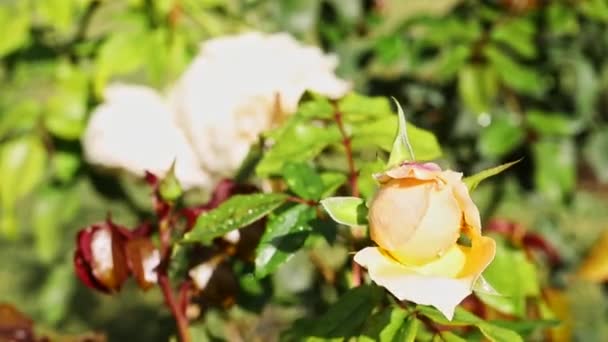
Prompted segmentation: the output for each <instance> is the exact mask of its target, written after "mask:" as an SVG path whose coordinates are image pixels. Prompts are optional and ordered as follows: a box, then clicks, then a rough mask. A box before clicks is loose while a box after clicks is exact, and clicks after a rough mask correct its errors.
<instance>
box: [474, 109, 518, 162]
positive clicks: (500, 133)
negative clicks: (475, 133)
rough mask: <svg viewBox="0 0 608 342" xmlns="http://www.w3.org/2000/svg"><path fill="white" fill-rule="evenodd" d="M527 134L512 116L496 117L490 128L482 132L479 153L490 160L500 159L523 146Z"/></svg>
mask: <svg viewBox="0 0 608 342" xmlns="http://www.w3.org/2000/svg"><path fill="white" fill-rule="evenodd" d="M524 138H525V132H524V130H523V129H522V127H521V126H520V125H519V123H518V122H517V119H516V118H514V117H511V116H508V117H504V116H498V117H496V116H495V117H494V118H493V120H492V123H491V124H490V126H488V127H486V128H485V129H483V130H482V131H481V134H480V136H479V140H478V142H477V144H478V145H477V147H478V149H479V152H480V153H481V154H482V155H484V156H486V157H490V158H499V157H502V156H504V155H505V154H507V153H509V152H511V151H513V150H514V149H515V148H517V147H518V146H519V145H521V144H522V143H523V141H524Z"/></svg>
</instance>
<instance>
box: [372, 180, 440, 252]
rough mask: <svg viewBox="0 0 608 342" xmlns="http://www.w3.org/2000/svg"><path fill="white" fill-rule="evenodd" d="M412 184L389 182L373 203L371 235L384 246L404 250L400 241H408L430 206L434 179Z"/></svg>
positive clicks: (391, 249)
mask: <svg viewBox="0 0 608 342" xmlns="http://www.w3.org/2000/svg"><path fill="white" fill-rule="evenodd" d="M414 181H415V180H414ZM409 185H410V184H406V181H398V182H397V181H395V182H392V183H389V184H387V185H386V186H384V187H383V188H382V189H380V191H378V193H377V194H376V197H375V198H374V199H373V201H372V204H371V205H370V210H369V222H370V234H371V238H372V240H374V241H375V242H376V243H377V244H378V245H379V246H382V248H384V249H387V250H390V251H397V250H400V248H401V245H400V244H399V242H402V241H408V239H409V238H410V237H411V236H412V234H414V232H415V230H416V228H417V227H418V224H419V222H420V221H421V220H422V218H423V217H424V214H425V213H426V211H427V209H428V206H429V201H430V192H431V187H432V183H421V184H420V185H418V186H411V187H410V186H409Z"/></svg>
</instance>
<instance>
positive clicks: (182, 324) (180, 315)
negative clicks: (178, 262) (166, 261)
mask: <svg viewBox="0 0 608 342" xmlns="http://www.w3.org/2000/svg"><path fill="white" fill-rule="evenodd" d="M158 286H159V287H160V289H161V291H162V293H163V296H164V297H165V303H166V304H167V306H169V309H170V310H171V313H172V314H173V318H174V319H175V323H176V325H177V334H178V336H179V340H180V341H181V342H190V341H191V339H190V331H188V318H187V317H186V315H185V312H184V310H182V308H181V307H180V305H179V303H177V301H176V300H175V297H174V295H173V289H172V288H171V284H170V282H169V277H168V276H167V272H166V270H162V271H161V272H159V274H158Z"/></svg>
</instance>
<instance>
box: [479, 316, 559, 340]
mask: <svg viewBox="0 0 608 342" xmlns="http://www.w3.org/2000/svg"><path fill="white" fill-rule="evenodd" d="M489 323H491V324H492V325H495V326H499V327H502V328H505V329H509V330H513V331H515V332H517V333H518V334H520V335H524V336H526V335H530V334H532V333H534V331H537V330H540V329H547V328H552V327H555V326H558V325H559V324H560V321H558V320H550V319H529V318H526V319H524V320H521V321H507V320H504V321H502V320H500V321H498V320H492V321H490V322H489Z"/></svg>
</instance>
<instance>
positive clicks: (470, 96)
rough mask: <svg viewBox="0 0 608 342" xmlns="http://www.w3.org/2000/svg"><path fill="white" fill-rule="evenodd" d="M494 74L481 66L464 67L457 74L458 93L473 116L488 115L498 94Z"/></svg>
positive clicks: (486, 67)
mask: <svg viewBox="0 0 608 342" xmlns="http://www.w3.org/2000/svg"><path fill="white" fill-rule="evenodd" d="M497 81H498V80H497V78H496V72H495V71H494V70H493V69H492V68H490V67H488V66H482V65H474V64H473V65H466V66H464V67H463V68H461V69H460V71H459V72H458V93H459V95H460V99H461V100H462V102H463V103H464V105H465V106H466V107H467V108H468V109H469V110H470V111H471V112H473V113H474V114H477V115H479V114H482V113H488V112H489V110H490V107H491V105H492V103H493V101H494V100H495V97H496V94H497V93H498V82H497Z"/></svg>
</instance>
